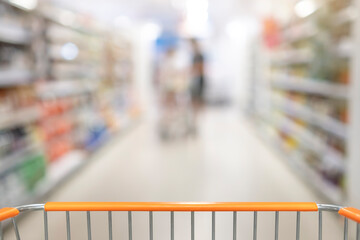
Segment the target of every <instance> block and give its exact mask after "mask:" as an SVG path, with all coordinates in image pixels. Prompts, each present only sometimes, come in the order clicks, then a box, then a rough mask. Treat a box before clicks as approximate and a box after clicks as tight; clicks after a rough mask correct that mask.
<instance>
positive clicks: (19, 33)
mask: <svg viewBox="0 0 360 240" xmlns="http://www.w3.org/2000/svg"><path fill="white" fill-rule="evenodd" d="M0 42H5V43H10V44H19V45H24V44H30V42H31V37H30V32H29V31H28V30H26V29H25V28H23V27H21V26H17V25H15V24H8V23H6V22H3V21H0Z"/></svg>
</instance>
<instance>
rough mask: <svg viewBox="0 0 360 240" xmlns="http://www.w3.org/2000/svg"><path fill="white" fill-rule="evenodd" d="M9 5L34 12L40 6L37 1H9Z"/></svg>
mask: <svg viewBox="0 0 360 240" xmlns="http://www.w3.org/2000/svg"><path fill="white" fill-rule="evenodd" d="M9 3H11V4H13V5H14V6H17V7H19V8H22V9H25V10H34V9H35V8H36V6H37V4H38V1H37V0H9Z"/></svg>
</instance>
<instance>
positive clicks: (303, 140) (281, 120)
mask: <svg viewBox="0 0 360 240" xmlns="http://www.w3.org/2000/svg"><path fill="white" fill-rule="evenodd" d="M274 124H275V126H277V129H279V130H280V131H283V132H286V133H287V134H289V135H291V136H292V137H293V138H295V139H296V140H297V141H298V142H299V143H300V144H301V145H303V146H305V147H306V148H309V149H311V150H313V151H314V152H316V153H317V154H318V155H319V156H321V157H322V160H323V161H325V162H326V163H329V164H331V165H336V166H337V167H338V169H341V170H342V171H344V170H345V159H344V156H342V154H341V153H339V152H338V151H337V150H335V149H333V148H331V147H329V146H327V145H326V143H325V142H324V141H323V140H322V139H320V138H319V137H317V136H316V135H314V134H313V133H312V132H310V131H309V130H308V129H307V128H305V127H302V126H300V125H298V124H296V123H294V122H293V121H291V120H290V119H289V118H287V117H284V116H281V115H277V116H276V120H274Z"/></svg>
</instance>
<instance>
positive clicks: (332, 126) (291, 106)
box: [274, 98, 347, 139]
mask: <svg viewBox="0 0 360 240" xmlns="http://www.w3.org/2000/svg"><path fill="white" fill-rule="evenodd" d="M274 103H275V104H276V107H278V108H280V109H282V110H283V111H284V112H285V113H287V114H289V115H290V116H293V117H298V118H300V119H303V120H305V121H307V122H309V123H311V124H314V125H316V126H318V127H320V128H322V129H324V130H325V131H328V132H330V133H332V134H334V135H336V136H338V137H340V138H343V139H346V137H347V127H346V124H345V123H342V122H340V121H338V120H336V119H334V118H332V117H329V116H327V115H324V114H321V113H319V112H316V111H314V110H312V109H311V108H309V107H306V106H304V105H302V104H298V103H296V102H294V101H292V100H290V99H285V98H277V99H275V100H274Z"/></svg>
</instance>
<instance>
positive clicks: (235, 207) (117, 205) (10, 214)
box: [0, 202, 360, 240]
mask: <svg viewBox="0 0 360 240" xmlns="http://www.w3.org/2000/svg"><path fill="white" fill-rule="evenodd" d="M31 211H43V219H44V238H45V240H48V239H49V226H48V213H49V212H54V211H56V212H64V213H65V219H66V220H65V221H66V236H67V240H70V239H71V230H70V212H73V211H83V212H84V213H86V214H85V215H84V217H86V221H87V238H88V239H89V240H91V239H92V224H91V216H92V212H94V211H104V212H107V230H108V239H110V240H112V239H113V212H115V211H117V212H126V213H127V215H128V219H127V221H128V226H127V227H128V239H129V240H132V239H133V218H132V213H133V212H148V218H149V220H148V223H149V227H148V230H147V231H149V234H148V236H149V239H150V240H153V239H154V219H153V218H154V212H169V215H168V217H169V221H170V225H169V228H170V231H169V233H170V235H169V236H168V239H171V240H174V239H175V237H174V236H175V234H174V232H175V228H174V225H175V214H174V213H175V212H189V213H190V219H191V220H190V224H191V228H190V229H191V234H190V239H191V240H194V239H195V216H196V214H197V213H199V212H210V213H209V214H210V215H211V239H213V240H214V239H215V236H216V235H215V229H216V227H215V222H216V213H218V212H230V213H232V238H233V239H234V240H236V239H237V236H238V234H237V226H238V224H237V217H238V212H253V219H252V222H253V223H252V229H251V230H252V238H253V239H257V232H258V212H263V211H264V212H274V217H275V221H274V223H275V224H274V227H275V231H274V233H275V236H272V237H268V238H267V239H271V238H273V237H274V238H275V240H277V239H278V238H279V225H280V223H279V215H280V212H294V213H295V214H294V216H296V221H295V223H296V227H295V228H294V229H295V230H296V234H294V236H295V237H296V239H297V240H298V239H300V233H301V227H300V217H301V212H318V213H317V214H318V217H317V218H318V220H317V221H318V228H317V231H318V236H317V237H318V239H319V240H321V239H322V238H323V234H322V231H323V212H324V211H327V212H335V213H336V212H337V213H338V214H339V215H341V216H343V217H344V219H345V220H344V233H343V238H344V239H348V238H349V237H348V236H349V234H348V232H349V230H348V225H349V219H350V220H352V221H353V222H354V223H355V224H356V240H359V239H360V227H359V222H360V210H357V209H355V208H348V207H340V206H336V205H327V204H316V203H311V202H302V203H284V202H272V203H258V202H256V203H251V202H248V203H245V202H241V203H236V202H232V203H162V202H152V203H150V202H149V203H142V202H48V203H46V204H35V205H26V206H20V207H16V208H3V209H1V210H0V223H1V222H2V221H12V225H13V230H14V234H15V236H16V239H17V240H19V239H21V238H20V231H19V228H18V226H17V222H16V216H18V215H19V214H20V213H25V212H31ZM209 231H210V226H209ZM0 239H3V237H2V234H1V236H0ZM241 239H243V238H241Z"/></svg>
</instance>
